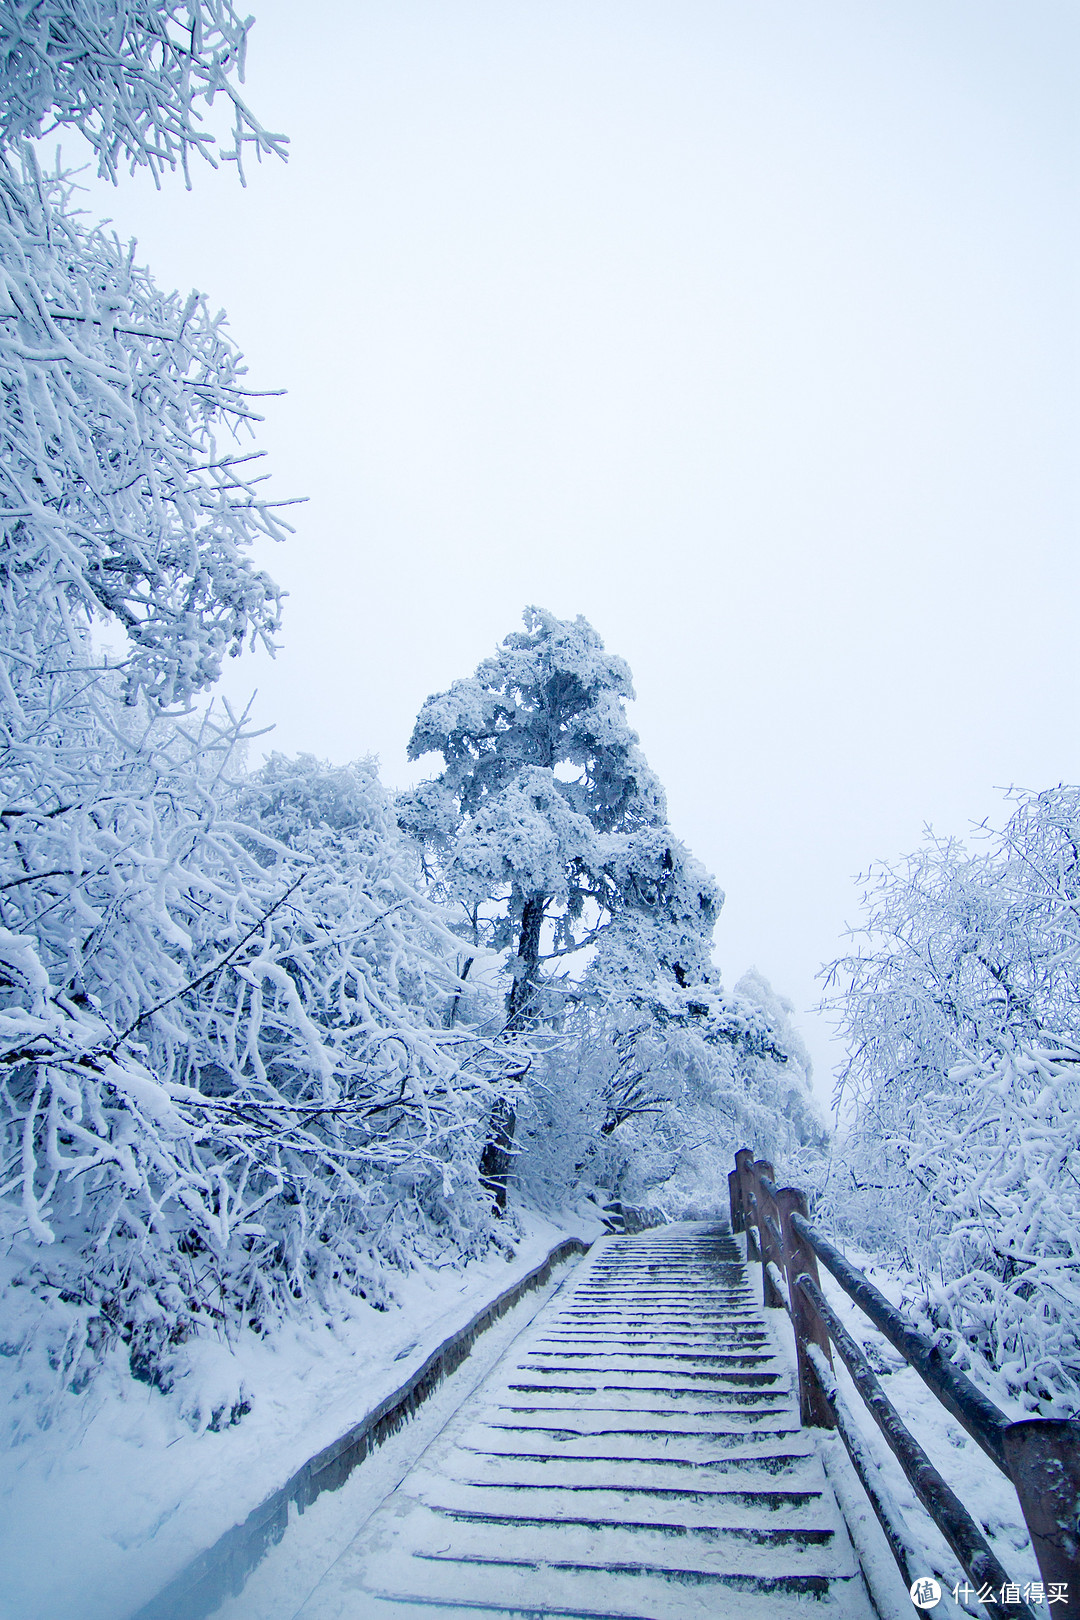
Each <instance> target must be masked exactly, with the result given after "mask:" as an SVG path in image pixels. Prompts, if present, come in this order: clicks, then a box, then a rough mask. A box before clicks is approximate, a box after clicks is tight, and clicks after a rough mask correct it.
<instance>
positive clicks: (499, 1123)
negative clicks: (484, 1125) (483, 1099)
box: [480, 1097, 517, 1210]
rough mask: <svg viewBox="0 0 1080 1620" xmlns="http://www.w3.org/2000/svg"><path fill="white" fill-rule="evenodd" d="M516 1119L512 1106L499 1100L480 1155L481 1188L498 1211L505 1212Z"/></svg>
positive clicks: (493, 1110)
mask: <svg viewBox="0 0 1080 1620" xmlns="http://www.w3.org/2000/svg"><path fill="white" fill-rule="evenodd" d="M516 1125H517V1115H516V1114H515V1112H514V1107H513V1104H512V1103H511V1102H510V1101H509V1100H508V1099H507V1098H506V1097H500V1098H499V1099H498V1101H497V1102H496V1104H495V1106H494V1108H493V1109H492V1110H491V1116H490V1118H489V1119H488V1139H487V1141H486V1142H485V1143H484V1151H483V1153H481V1155H480V1184H481V1186H482V1187H484V1188H486V1189H487V1191H488V1192H489V1193H491V1195H492V1196H493V1198H494V1199H495V1208H496V1209H498V1210H504V1209H505V1208H506V1178H507V1176H508V1175H509V1174H510V1164H511V1161H512V1159H513V1148H514V1127H515V1126H516Z"/></svg>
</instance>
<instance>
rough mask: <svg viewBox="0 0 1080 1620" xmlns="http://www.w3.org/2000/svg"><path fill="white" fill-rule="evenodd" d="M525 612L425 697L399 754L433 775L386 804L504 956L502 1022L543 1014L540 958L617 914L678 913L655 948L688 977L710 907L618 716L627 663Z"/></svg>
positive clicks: (701, 874)
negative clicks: (494, 646) (438, 762)
mask: <svg viewBox="0 0 1080 1620" xmlns="http://www.w3.org/2000/svg"><path fill="white" fill-rule="evenodd" d="M524 619H525V629H524V631H516V632H514V633H512V634H510V635H508V636H507V637H506V639H505V640H504V641H503V643H502V645H501V646H500V647H499V649H498V651H497V652H496V653H495V655H494V656H493V657H491V658H486V659H485V660H484V661H483V662H482V663H481V664H480V665H479V667H478V668H477V670H476V673H475V674H474V675H472V676H470V677H469V678H468V679H465V680H459V681H455V682H454V684H453V685H452V686H451V687H450V689H449V691H447V692H443V693H440V694H439V695H438V696H435V697H430V698H428V700H427V702H426V703H425V704H424V706H423V708H422V709H421V711H420V715H419V717H418V719H417V722H416V726H415V728H414V730H413V734H412V737H411V739H410V742H409V757H410V758H411V759H420V758H422V757H423V756H425V755H427V754H431V753H438V754H441V755H442V757H443V761H444V768H443V770H442V772H441V774H440V775H439V776H438V777H436V778H434V779H433V780H432V781H429V782H426V783H424V784H423V785H422V786H421V787H419V788H416V789H414V790H413V791H412V792H411V793H408V794H406V795H404V796H403V798H402V800H401V803H400V811H399V814H400V819H401V823H402V826H403V827H404V828H405V829H406V830H407V831H408V832H410V833H411V834H412V835H413V836H414V837H416V838H418V839H419V840H420V841H421V843H422V844H423V846H424V848H425V851H426V854H427V857H428V860H429V862H430V864H431V867H432V869H433V871H434V873H435V875H436V876H437V879H438V881H439V883H440V885H441V886H442V888H443V890H444V891H445V893H446V895H447V897H448V898H450V899H451V900H453V901H455V902H457V903H458V904H459V905H460V906H461V907H462V909H463V911H464V913H465V915H466V916H467V917H468V920H469V926H470V929H471V930H472V932H473V934H474V937H475V938H477V939H479V938H480V937H481V936H484V937H486V938H488V939H489V940H490V941H491V942H492V944H493V945H494V946H495V947H496V948H499V947H505V946H509V947H510V950H511V952H512V970H511V981H510V987H509V990H508V994H507V1009H508V1012H509V1015H510V1017H511V1018H518V1017H520V1016H521V1015H522V1014H523V1013H530V1012H531V1013H533V1014H536V1015H539V1014H540V1013H541V1009H542V1008H543V1007H545V1006H547V1005H549V1003H545V1002H544V1000H543V992H544V988H545V981H543V980H542V979H541V967H542V964H543V963H545V962H555V961H559V960H561V959H563V958H566V957H568V956H573V955H574V954H575V953H577V952H579V951H581V950H583V949H584V948H585V947H587V946H591V945H595V944H596V942H597V941H598V940H599V939H600V938H601V936H602V935H603V934H604V933H605V931H607V930H608V929H610V928H611V927H612V925H613V923H614V922H615V920H616V919H618V918H623V917H629V916H630V915H631V914H633V915H634V916H635V917H636V918H638V919H640V920H641V922H642V924H643V925H647V924H648V922H649V921H652V922H655V921H656V919H658V918H663V919H665V920H670V921H671V922H672V924H675V921H676V918H677V919H678V925H679V926H678V934H677V937H678V941H679V943H678V946H676V945H675V939H676V932H675V930H674V928H673V929H672V931H671V932H670V937H667V938H666V940H665V945H666V948H667V949H668V950H669V951H671V950H672V949H675V950H676V952H678V951H679V950H681V952H682V954H684V955H685V957H686V961H685V962H680V961H678V960H672V962H671V964H670V967H671V971H672V972H673V973H675V975H676V977H681V979H682V981H683V982H684V983H686V982H689V979H690V978H691V977H696V976H697V975H698V973H699V971H700V967H701V961H700V957H701V941H702V940H703V939H706V940H707V939H708V937H709V935H710V934H711V930H712V925H713V922H714V921H715V918H716V915H717V912H718V910H719V907H720V904H721V901H722V898H723V897H722V895H721V894H720V892H719V890H718V889H717V887H716V885H715V883H714V882H713V880H712V879H711V878H710V877H709V876H708V874H707V873H706V872H705V870H704V868H702V867H701V866H700V865H699V864H698V863H697V862H695V861H694V860H693V858H692V857H691V856H690V855H689V854H688V852H687V851H686V850H684V849H683V847H682V845H680V844H679V842H678V841H677V840H676V839H675V838H674V837H673V836H672V834H671V831H670V829H669V827H668V824H667V807H666V804H665V800H664V793H663V789H662V788H661V786H660V783H659V782H658V781H657V778H656V777H655V776H654V774H653V772H652V771H651V770H650V769H649V767H648V765H647V764H646V762H645V758H644V755H643V754H642V752H641V750H640V748H639V747H638V738H637V734H636V732H634V731H633V730H632V729H631V727H630V725H629V722H628V720H627V717H626V707H625V705H626V702H627V701H628V700H630V699H632V698H633V695H634V692H633V686H632V684H631V678H630V671H629V669H628V668H627V666H626V664H625V663H624V662H623V660H622V659H621V658H616V657H613V656H612V655H611V654H610V653H607V652H606V651H605V650H604V644H603V642H602V641H601V639H600V637H599V636H598V635H597V633H596V631H595V630H594V629H593V628H592V626H591V625H590V624H588V623H587V622H586V621H585V620H584V619H583V618H580V617H579V618H577V619H575V620H573V621H570V620H563V619H558V618H556V617H555V616H554V614H551V613H548V612H545V611H544V610H543V609H540V608H528V609H527V610H526V612H525V616H524ZM546 982H547V987H549V988H550V986H551V979H550V978H549V979H548V980H547V981H546Z"/></svg>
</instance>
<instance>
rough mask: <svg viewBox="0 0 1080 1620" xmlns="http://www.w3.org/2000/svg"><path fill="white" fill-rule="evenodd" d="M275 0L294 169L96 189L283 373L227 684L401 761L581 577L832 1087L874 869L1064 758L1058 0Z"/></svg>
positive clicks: (272, 32) (1064, 354) (1066, 626)
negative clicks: (464, 686) (259, 532)
mask: <svg viewBox="0 0 1080 1620" xmlns="http://www.w3.org/2000/svg"><path fill="white" fill-rule="evenodd" d="M252 3H253V5H254V9H255V14H256V18H257V22H256V26H255V29H254V31H253V35H252V41H251V48H250V52H249V61H248V84H247V93H248V96H249V99H250V102H251V104H252V106H253V107H254V109H255V110H256V112H257V113H258V114H259V116H260V117H261V119H262V121H263V122H264V123H265V124H266V125H267V126H268V127H271V128H273V129H278V130H283V131H284V132H286V133H287V134H288V135H289V136H290V137H291V145H292V157H291V159H290V162H289V164H288V166H287V167H286V166H283V165H280V164H264V165H263V166H262V167H261V168H259V169H256V170H255V172H253V173H252V174H251V176H250V181H249V185H248V188H247V190H246V191H241V190H240V188H239V187H238V185H237V183H236V178H235V174H234V173H225V174H223V175H220V176H218V175H214V174H212V173H210V172H209V171H207V172H206V173H197V174H196V176H195V189H194V191H193V192H192V193H191V194H187V193H185V192H184V191H183V189H182V184H181V182H179V181H174V182H173V183H171V184H168V183H167V184H166V185H165V187H164V189H163V191H162V192H161V194H155V193H154V191H153V189H152V186H150V185H149V184H148V183H147V182H146V181H145V179H139V180H134V181H132V180H128V181H125V182H124V183H122V185H121V187H120V189H119V190H117V191H115V192H114V191H112V190H111V188H94V189H93V191H92V193H91V199H90V201H89V203H88V206H90V207H92V208H93V209H94V210H95V211H96V212H98V213H101V212H106V213H108V214H110V215H111V216H112V217H113V219H114V220H115V222H116V225H117V228H118V229H119V230H120V232H121V234H122V235H124V236H125V237H126V236H129V235H132V234H134V235H136V236H137V237H138V239H139V242H140V247H141V252H140V255H139V257H140V258H141V259H143V258H144V259H145V260H146V261H147V262H149V263H150V265H151V266H152V267H153V269H154V271H155V273H156V276H157V279H158V280H159V282H161V283H163V284H169V285H175V286H178V287H180V288H182V289H183V290H184V291H186V290H187V289H189V288H190V287H192V286H196V287H198V288H200V289H202V290H205V291H206V292H207V293H209V295H210V297H211V300H212V301H213V303H214V304H215V306H218V305H224V306H225V308H226V309H227V310H228V311H229V314H230V318H231V325H232V330H233V333H234V335H235V337H236V339H237V341H238V342H239V343H240V346H241V347H242V348H243V350H244V351H245V353H246V355H247V357H248V360H249V363H250V368H251V380H252V382H253V384H254V385H256V386H259V387H283V388H286V389H288V396H287V398H285V399H283V400H280V401H270V402H269V403H268V422H267V426H266V430H265V432H264V433H263V434H262V436H261V441H260V442H261V443H262V445H263V446H264V447H265V448H266V449H267V451H268V452H269V461H268V466H269V467H270V468H271V469H272V471H273V473H274V479H273V487H274V489H275V490H276V491H278V492H279V493H280V494H281V495H308V496H309V497H310V501H309V504H308V505H306V506H304V507H301V508H298V509H297V512H296V515H295V520H296V523H297V531H298V532H297V535H296V537H295V539H294V540H293V541H292V542H291V543H290V544H289V545H288V546H287V547H286V548H283V549H281V550H279V551H275V553H274V555H273V557H272V559H271V560H270V566H271V568H272V571H273V572H274V573H275V575H276V577H277V578H278V579H279V580H280V581H281V582H282V583H283V584H284V586H285V587H286V588H287V590H288V591H289V592H290V600H289V602H288V604H287V607H288V616H287V623H286V632H285V645H284V648H283V650H282V652H281V653H280V654H279V656H278V658H277V660H276V662H275V663H274V664H269V663H267V662H265V661H262V660H259V659H255V658H252V659H247V660H244V661H243V663H242V664H241V665H240V666H239V667H238V668H237V669H235V670H234V671H233V672H232V673H231V675H230V678H229V682H228V686H229V690H230V692H231V693H233V694H241V693H244V694H246V693H247V692H249V691H250V690H251V688H252V687H253V686H256V685H257V686H258V689H259V698H258V712H259V714H260V716H261V718H262V719H263V720H264V721H265V722H267V723H269V722H274V723H275V724H276V727H277V730H276V732H275V734H274V737H273V739H272V740H271V741H269V742H268V746H277V747H279V748H282V749H284V750H286V751H289V752H295V751H299V750H307V751H310V752H314V753H316V754H319V755H321V756H324V757H328V758H331V759H334V760H346V759H349V758H352V757H355V756H356V755H359V754H364V753H369V752H374V753H377V754H378V755H379V756H380V758H381V761H382V767H383V774H384V777H385V779H386V780H387V781H388V782H389V783H391V784H403V783H405V782H406V781H408V780H412V779H414V777H415V775H416V774H417V773H416V772H415V771H414V770H412V768H410V767H408V766H407V765H406V762H405V757H404V750H405V744H406V741H407V739H408V736H409V732H410V730H411V726H412V721H413V719H414V717H415V714H416V712H417V710H418V708H419V706H420V704H421V702H422V701H423V699H424V698H425V697H426V696H427V695H428V694H429V693H431V692H434V691H437V690H442V689H443V688H445V687H446V686H447V685H448V684H449V683H450V681H451V680H453V679H454V678H455V677H456V676H459V675H465V674H468V673H471V671H472V669H473V668H474V667H475V665H476V664H477V662H478V661H479V659H480V658H481V657H483V656H484V655H486V654H487V653H488V652H489V651H490V650H491V648H492V647H493V646H494V644H495V643H496V642H497V641H498V640H499V639H500V638H501V637H502V636H503V635H505V634H506V633H507V632H508V631H509V630H511V629H513V628H515V627H516V625H517V623H518V621H519V618H520V613H521V609H522V607H523V606H524V605H525V604H526V603H528V602H536V603H539V604H541V605H543V606H545V607H549V608H551V609H552V610H553V611H555V612H556V613H559V614H561V615H563V616H573V615H575V614H577V613H583V614H585V616H586V617H587V618H588V619H589V620H590V621H591V622H592V623H593V624H594V625H595V626H596V627H597V629H598V630H599V631H600V633H601V634H602V635H603V637H604V638H605V640H606V642H607V645H608V646H609V648H611V649H612V650H613V651H615V652H618V653H620V654H622V655H623V656H624V657H625V658H626V659H627V660H628V662H629V663H630V666H631V668H632V669H633V671H634V675H635V680H636V685H637V691H638V702H637V704H636V705H635V711H634V722H635V724H636V726H637V728H638V730H639V731H640V734H641V739H642V743H643V746H644V749H645V752H646V754H647V756H648V758H649V760H650V762H651V763H652V765H653V766H654V768H655V769H656V770H657V771H658V773H659V775H660V777H661V779H662V781H663V782H664V784H665V786H666V787H667V790H668V795H669V801H670V809H671V819H672V822H673V825H674V827H675V830H676V832H677V833H678V834H679V835H680V836H682V837H683V838H684V839H685V840H686V842H687V843H689V844H690V846H691V847H692V848H693V849H694V851H695V852H696V853H697V854H698V855H699V856H700V857H701V858H702V859H703V860H704V861H705V862H706V863H707V864H708V865H709V866H710V868H711V869H712V870H713V871H714V872H715V873H716V875H717V877H718V878H719V880H720V882H721V884H722V885H723V887H724V888H725V889H726V891H727V895H728V900H727V905H726V907H725V910H724V913H723V915H722V917H721V920H720V924H719V928H718V936H717V937H718V959H719V961H720V964H721V966H722V968H723V970H724V973H725V976H726V978H727V980H728V982H729V983H732V982H734V980H735V979H737V978H738V976H739V975H740V974H741V973H742V972H743V970H744V969H745V968H746V967H747V966H749V965H750V964H755V965H756V966H757V967H759V968H760V969H761V970H762V972H764V973H765V974H767V975H768V977H769V978H770V979H772V981H773V983H774V985H775V986H776V988H777V989H778V990H780V991H781V992H782V993H784V994H786V995H788V996H790V997H791V998H792V999H793V1001H794V1002H795V1004H796V1006H797V1007H798V1008H799V1009H800V1012H801V1014H802V1017H801V1023H802V1027H803V1030H804V1033H805V1034H806V1036H807V1039H808V1042H809V1044H810V1046H811V1050H812V1051H813V1052H814V1055H815V1058H816V1060H817V1064H818V1069H819V1081H823V1082H824V1090H825V1091H826V1092H827V1090H828V1081H827V1076H826V1072H827V1070H828V1069H829V1067H830V1065H831V1063H832V1062H833V1061H834V1060H835V1057H836V1053H835V1050H832V1049H830V1045H829V1041H828V1031H827V1027H826V1025H825V1024H824V1023H822V1022H821V1020H820V1019H819V1018H818V1017H817V1016H816V1015H814V1014H813V1013H812V1012H810V1011H809V1010H808V1009H810V1008H812V1006H813V1005H814V1003H815V1002H816V1000H817V996H818V993H819V988H818V986H817V985H816V984H815V973H816V972H817V970H818V968H819V966H820V964H821V963H822V962H823V961H825V960H828V959H831V958H832V957H834V956H836V955H837V954H839V953H840V951H841V950H842V949H843V939H842V935H843V930H844V927H845V924H846V923H848V922H854V921H856V920H857V914H858V898H859V893H860V891H859V889H858V887H857V885H856V884H855V883H854V882H853V878H854V876H855V874H857V873H858V872H860V871H861V870H864V869H865V868H866V866H867V865H868V863H870V862H871V861H872V860H874V859H878V858H894V857H896V856H898V855H899V854H901V853H902V852H904V851H906V850H908V849H911V848H913V847H914V846H915V845H916V844H917V842H918V840H919V838H920V835H921V831H922V828H923V825H924V823H925V822H927V821H929V822H932V823H933V824H934V825H935V827H936V828H937V829H938V830H939V831H942V832H946V831H955V832H963V831H964V830H965V829H966V828H967V826H968V824H969V823H970V822H971V821H972V820H977V819H979V818H981V817H983V816H985V815H987V814H991V815H992V816H997V815H998V813H999V806H1000V798H999V795H998V794H997V793H996V792H995V789H996V788H998V787H1007V786H1008V785H1010V784H1012V783H1015V784H1018V785H1023V786H1029V787H1036V788H1037V787H1042V786H1046V785H1049V784H1051V783H1054V782H1057V781H1060V780H1071V781H1076V780H1077V772H1078V769H1080V765H1078V761H1077V728H1076V714H1077V696H1078V669H1077V606H1078V592H1077V585H1078V577H1077V576H1078V562H1077V556H1078V553H1077V545H1076V539H1077V515H1078V513H1077V505H1078V502H1077V477H1076V462H1075V454H1076V443H1077V426H1078V421H1077V418H1078V411H1077V375H1078V371H1077V360H1078V354H1077V348H1078V344H1077V337H1078V327H1080V322H1078V318H1077V316H1078V304H1077V271H1078V268H1080V266H1078V258H1080V255H1078V252H1077V248H1078V234H1080V233H1078V223H1077V222H1078V214H1077V206H1076V205H1077V191H1078V185H1077V180H1078V169H1080V164H1078V134H1080V114H1078V112H1077V86H1078V67H1080V9H1078V8H1077V6H1076V5H1075V3H1074V0H1025V3H1024V4H1022V5H1021V4H1018V3H1017V0H890V3H883V0H784V3H777V0H650V3H643V0H305V4H304V5H303V6H302V7H300V6H297V4H296V3H295V0H252ZM435 763H437V762H435V761H429V762H428V764H429V766H430V765H433V764H435Z"/></svg>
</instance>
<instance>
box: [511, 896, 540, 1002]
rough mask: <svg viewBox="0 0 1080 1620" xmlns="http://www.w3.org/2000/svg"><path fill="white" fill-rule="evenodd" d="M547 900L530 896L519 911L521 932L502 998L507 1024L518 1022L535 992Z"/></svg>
mask: <svg viewBox="0 0 1080 1620" xmlns="http://www.w3.org/2000/svg"><path fill="white" fill-rule="evenodd" d="M546 909H547V896H546V895H544V894H530V895H529V897H528V899H527V900H526V901H525V903H524V905H523V906H522V908H521V932H520V934H519V935H518V949H517V961H516V963H515V964H514V982H513V984H511V986H510V994H509V995H508V996H507V998H506V1010H507V1012H508V1013H509V1015H510V1022H511V1023H514V1022H515V1020H520V1017H521V1014H522V1013H523V1012H524V1011H525V1009H526V1008H527V1007H528V1005H529V1002H530V1001H531V1000H532V998H533V995H534V993H535V990H536V978H537V972H538V969H539V966H540V930H541V928H542V927H543V924H544V912H545V910H546Z"/></svg>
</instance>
